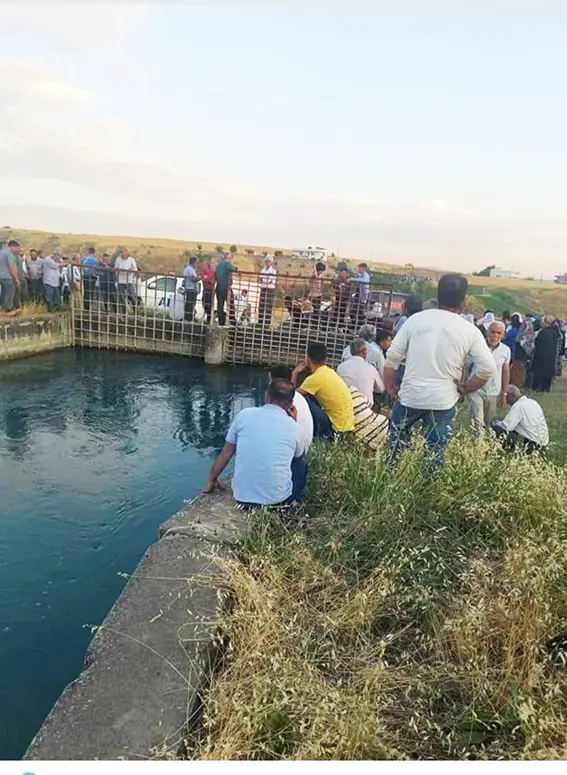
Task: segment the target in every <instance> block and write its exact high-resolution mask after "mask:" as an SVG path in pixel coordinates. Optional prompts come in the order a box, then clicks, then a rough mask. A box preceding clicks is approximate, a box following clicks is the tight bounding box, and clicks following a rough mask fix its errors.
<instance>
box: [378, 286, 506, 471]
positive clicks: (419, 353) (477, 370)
mask: <svg viewBox="0 0 567 775" xmlns="http://www.w3.org/2000/svg"><path fill="white" fill-rule="evenodd" d="M467 288H468V283H467V280H466V279H465V278H464V277H461V276H460V275H457V274H447V275H444V276H443V277H441V279H440V280H439V285H438V288H437V300H438V303H439V309H428V310H424V311H422V312H419V313H418V314H416V315H412V316H411V317H410V318H408V320H407V321H406V322H405V324H404V325H403V326H402V328H401V329H400V330H399V332H398V334H397V335H396V337H395V338H394V341H393V343H392V345H391V347H390V349H389V350H388V355H387V357H386V366H385V368H384V384H385V387H386V390H387V391H388V392H389V393H390V395H391V396H392V397H393V398H395V399H396V403H395V405H394V408H393V410H392V417H391V424H390V434H389V437H388V446H389V448H390V450H391V452H392V453H393V454H394V455H395V454H397V453H398V452H399V451H400V450H402V449H403V448H405V447H406V446H407V444H408V443H409V440H410V438H411V434H412V431H413V429H414V427H415V426H416V425H417V424H418V423H420V422H421V423H423V432H424V436H425V443H426V445H427V447H428V449H429V451H430V452H431V453H433V455H434V456H435V457H436V458H437V460H439V462H440V461H441V460H442V458H443V455H444V453H445V448H446V447H447V444H448V442H449V435H450V432H451V429H452V427H453V423H454V420H455V407H456V405H457V402H458V400H459V394H461V395H469V394H470V393H474V392H475V391H476V390H479V389H480V388H482V387H483V386H484V385H485V384H486V383H487V382H488V381H489V380H491V379H493V378H494V377H495V374H496V366H495V363H494V358H493V357H492V353H491V352H490V350H489V349H488V346H487V344H486V342H485V340H484V337H483V336H482V334H481V333H480V331H479V330H478V328H476V327H475V326H471V324H470V323H468V322H467V321H466V320H465V319H464V318H462V317H460V312H461V309H462V306H463V303H464V301H465V296H466V292H467ZM468 359H470V362H471V363H472V364H473V367H474V368H473V373H472V374H471V376H470V378H469V380H468V381H467V382H466V383H462V382H461V379H462V375H463V370H464V368H465V364H466V363H467V361H468ZM404 360H405V364H406V366H405V373H404V377H403V381H402V384H401V387H400V389H399V392H398V389H397V387H396V372H397V370H398V368H399V366H400V365H401V363H402V361H404Z"/></svg>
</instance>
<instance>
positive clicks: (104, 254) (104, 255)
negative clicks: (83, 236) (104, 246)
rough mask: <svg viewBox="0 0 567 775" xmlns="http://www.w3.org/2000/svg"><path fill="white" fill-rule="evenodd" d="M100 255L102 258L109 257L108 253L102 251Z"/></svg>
mask: <svg viewBox="0 0 567 775" xmlns="http://www.w3.org/2000/svg"><path fill="white" fill-rule="evenodd" d="M102 257H103V258H110V253H103V254H102Z"/></svg>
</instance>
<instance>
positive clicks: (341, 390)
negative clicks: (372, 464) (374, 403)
mask: <svg viewBox="0 0 567 775" xmlns="http://www.w3.org/2000/svg"><path fill="white" fill-rule="evenodd" d="M299 387H300V389H301V390H302V391H303V392H304V393H309V395H311V396H315V398H316V399H317V401H319V404H320V405H321V409H322V410H323V411H324V412H325V414H326V415H327V417H328V418H329V420H330V421H331V425H332V426H333V430H334V431H336V432H337V433H346V431H353V430H354V411H353V408H352V398H351V395H350V390H349V389H348V387H347V385H346V383H345V382H343V380H342V379H341V378H340V377H339V375H338V374H337V372H336V371H333V369H330V368H329V367H328V366H319V368H318V369H317V371H316V372H315V373H314V374H310V375H309V376H308V377H307V378H306V379H305V380H304V381H303V382H302V383H301V385H300V386H299Z"/></svg>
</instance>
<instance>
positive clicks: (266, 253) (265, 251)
mask: <svg viewBox="0 0 567 775" xmlns="http://www.w3.org/2000/svg"><path fill="white" fill-rule="evenodd" d="M262 255H263V256H264V258H266V256H267V255H268V251H267V250H263V251H262Z"/></svg>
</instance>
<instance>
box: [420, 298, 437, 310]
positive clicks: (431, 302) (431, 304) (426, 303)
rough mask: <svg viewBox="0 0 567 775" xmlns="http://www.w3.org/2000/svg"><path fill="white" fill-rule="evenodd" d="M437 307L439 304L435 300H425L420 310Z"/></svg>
mask: <svg viewBox="0 0 567 775" xmlns="http://www.w3.org/2000/svg"><path fill="white" fill-rule="evenodd" d="M438 307H439V304H438V303H437V299H427V301H424V302H423V307H422V309H424V310H426V309H437V308H438Z"/></svg>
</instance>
